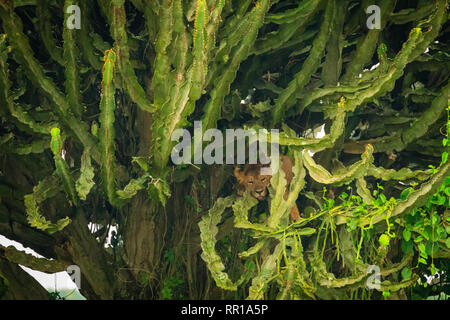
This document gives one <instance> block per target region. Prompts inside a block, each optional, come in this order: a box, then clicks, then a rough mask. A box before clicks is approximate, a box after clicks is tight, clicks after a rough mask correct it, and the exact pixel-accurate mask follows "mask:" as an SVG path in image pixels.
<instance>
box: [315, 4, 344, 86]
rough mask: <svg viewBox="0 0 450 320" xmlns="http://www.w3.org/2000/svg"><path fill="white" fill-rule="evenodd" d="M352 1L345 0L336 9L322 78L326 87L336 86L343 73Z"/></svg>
mask: <svg viewBox="0 0 450 320" xmlns="http://www.w3.org/2000/svg"><path fill="white" fill-rule="evenodd" d="M349 3H350V1H347V0H344V1H342V2H340V3H339V5H337V7H336V16H335V19H334V23H333V24H334V26H333V30H332V32H331V35H330V39H329V40H328V42H327V46H326V49H325V50H326V52H327V54H326V57H325V62H324V63H323V65H322V72H321V78H322V81H323V83H324V85H325V87H327V86H336V85H337V84H338V81H339V78H340V75H341V71H342V50H343V48H344V34H343V30H344V23H345V17H346V14H347V11H348V10H347V7H348V4H349Z"/></svg>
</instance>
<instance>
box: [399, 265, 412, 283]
mask: <svg viewBox="0 0 450 320" xmlns="http://www.w3.org/2000/svg"><path fill="white" fill-rule="evenodd" d="M401 274H402V278H403V280H408V279H409V278H411V275H412V271H411V269H410V268H408V267H404V268H403V270H402V273H401Z"/></svg>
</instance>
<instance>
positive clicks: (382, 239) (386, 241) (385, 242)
mask: <svg viewBox="0 0 450 320" xmlns="http://www.w3.org/2000/svg"><path fill="white" fill-rule="evenodd" d="M390 241H391V238H390V237H389V236H388V235H387V234H382V235H381V236H380V238H378V242H380V244H381V245H382V246H383V247H387V246H388V245H389V242H390Z"/></svg>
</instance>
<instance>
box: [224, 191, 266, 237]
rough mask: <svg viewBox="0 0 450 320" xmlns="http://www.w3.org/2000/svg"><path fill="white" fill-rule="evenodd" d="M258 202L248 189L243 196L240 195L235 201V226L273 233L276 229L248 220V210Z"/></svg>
mask: <svg viewBox="0 0 450 320" xmlns="http://www.w3.org/2000/svg"><path fill="white" fill-rule="evenodd" d="M257 204H258V200H256V199H255V198H254V197H253V196H252V195H250V193H249V192H248V191H246V192H245V193H244V194H243V196H242V197H239V198H238V199H237V200H236V201H235V202H234V203H233V206H232V207H233V212H234V226H235V227H236V228H241V229H250V230H254V231H257V232H260V233H262V234H264V235H267V234H268V233H271V232H273V231H274V229H272V228H269V227H268V226H267V225H266V224H261V223H251V222H249V221H248V211H249V210H250V209H251V208H253V207H254V206H255V205H257Z"/></svg>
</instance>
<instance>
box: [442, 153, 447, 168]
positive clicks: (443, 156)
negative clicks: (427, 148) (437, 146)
mask: <svg viewBox="0 0 450 320" xmlns="http://www.w3.org/2000/svg"><path fill="white" fill-rule="evenodd" d="M447 159H448V152H447V151H444V152H443V153H442V160H441V165H442V164H445V163H446V162H447Z"/></svg>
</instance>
